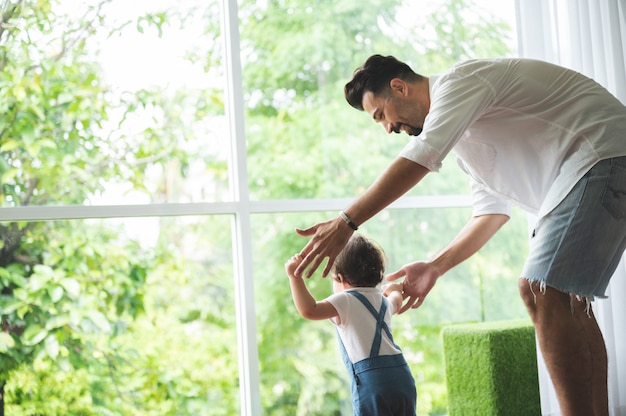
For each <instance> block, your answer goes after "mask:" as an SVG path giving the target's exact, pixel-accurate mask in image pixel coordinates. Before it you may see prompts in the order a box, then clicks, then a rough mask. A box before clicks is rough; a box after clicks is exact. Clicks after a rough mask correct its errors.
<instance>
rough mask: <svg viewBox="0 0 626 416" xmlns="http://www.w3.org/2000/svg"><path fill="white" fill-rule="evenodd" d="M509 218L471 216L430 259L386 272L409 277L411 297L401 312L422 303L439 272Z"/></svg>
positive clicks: (461, 258)
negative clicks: (452, 238)
mask: <svg viewBox="0 0 626 416" xmlns="http://www.w3.org/2000/svg"><path fill="white" fill-rule="evenodd" d="M508 220H509V217H508V216H507V215H504V214H487V215H481V216H478V217H472V219H470V220H469V222H468V223H467V224H466V225H465V227H463V229H462V230H461V231H460V232H459V233H458V234H457V236H456V237H455V238H454V240H452V241H451V242H450V243H449V244H448V245H447V246H446V247H445V248H444V249H443V250H441V251H440V252H439V253H437V254H436V255H435V256H434V257H433V258H432V259H431V260H430V261H427V262H415V263H410V264H407V265H405V266H402V268H401V269H400V270H398V271H397V272H395V273H391V274H389V275H387V276H386V279H387V280H391V281H393V280H396V279H399V278H401V277H403V276H404V277H406V278H405V279H404V285H403V287H404V297H405V298H407V297H408V298H409V300H408V301H407V302H406V303H405V304H404V306H403V307H402V309H400V311H399V312H398V313H403V312H405V311H406V310H407V309H409V308H418V307H419V306H421V305H422V302H424V298H425V297H426V295H427V294H428V292H430V289H432V287H433V286H434V285H435V283H436V281H437V279H438V278H439V277H440V276H442V275H443V274H444V273H446V272H447V271H448V270H450V269H452V268H453V267H454V266H456V265H458V264H459V263H461V262H463V261H464V260H466V259H467V258H469V257H470V256H472V255H473V254H474V253H476V252H477V251H478V250H480V248H481V247H482V246H484V245H485V243H487V241H489V239H490V238H491V237H493V235H494V234H495V233H496V232H497V231H498V230H499V229H500V227H502V226H503V225H504V224H505V223H506V222H507V221H508Z"/></svg>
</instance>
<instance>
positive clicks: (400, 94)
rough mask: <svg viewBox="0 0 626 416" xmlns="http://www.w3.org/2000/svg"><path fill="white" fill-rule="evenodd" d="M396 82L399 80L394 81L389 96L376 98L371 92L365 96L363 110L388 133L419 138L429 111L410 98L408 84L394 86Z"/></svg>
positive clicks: (380, 95) (383, 95)
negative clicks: (404, 134)
mask: <svg viewBox="0 0 626 416" xmlns="http://www.w3.org/2000/svg"><path fill="white" fill-rule="evenodd" d="M394 81H399V80H395V79H394V80H392V82H391V90H390V91H389V90H388V93H387V94H383V93H381V94H379V95H377V96H375V95H374V94H373V93H371V92H369V91H368V92H366V93H365V94H363V110H365V112H366V113H368V114H369V115H370V116H371V117H372V118H373V119H374V121H376V122H377V123H381V124H382V125H383V127H384V128H385V130H386V131H387V133H392V132H394V133H400V132H401V131H404V132H405V133H406V134H408V135H409V136H417V135H419V134H420V133H421V132H422V127H423V126H424V119H425V118H426V113H427V111H425V109H424V108H422V106H421V105H420V102H419V101H418V100H413V99H410V98H409V97H408V85H407V84H406V83H403V82H401V83H395V84H394Z"/></svg>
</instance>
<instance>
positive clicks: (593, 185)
mask: <svg viewBox="0 0 626 416" xmlns="http://www.w3.org/2000/svg"><path fill="white" fill-rule="evenodd" d="M625 248H626V157H617V158H612V159H605V160H602V161H600V162H598V163H597V164H596V165H595V166H594V167H593V168H591V169H590V170H589V172H587V173H586V174H585V176H583V177H582V178H581V179H580V181H578V183H577V184H576V185H575V186H574V188H573V189H572V190H571V192H570V193H569V194H568V195H567V196H566V197H565V199H564V200H563V201H561V203H560V204H559V205H558V206H557V207H556V208H555V209H554V210H553V211H551V212H550V213H549V214H548V215H546V216H545V217H544V218H542V219H541V220H540V222H539V223H538V225H537V227H536V228H535V229H534V230H532V233H531V236H530V251H529V255H528V259H527V260H526V264H525V265H524V269H523V271H522V277H523V278H526V279H528V280H529V281H531V282H535V281H536V282H540V287H541V288H545V287H546V286H549V287H552V288H554V289H557V290H559V291H561V292H565V293H570V294H574V295H577V296H579V297H583V298H587V299H588V300H590V301H591V300H594V298H595V297H598V298H606V294H605V291H606V288H607V286H608V284H609V280H610V279H611V276H612V275H613V273H614V272H615V269H616V268H617V265H618V263H619V261H620V259H621V257H622V254H623V253H624V249H625Z"/></svg>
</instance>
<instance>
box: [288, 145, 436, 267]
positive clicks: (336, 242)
mask: <svg viewBox="0 0 626 416" xmlns="http://www.w3.org/2000/svg"><path fill="white" fill-rule="evenodd" d="M428 172H429V170H428V169H426V168H425V167H423V166H422V165H419V164H417V163H415V162H413V161H411V160H408V159H405V158H402V157H398V158H397V159H395V160H394V161H393V162H392V163H391V165H389V166H388V167H387V169H385V171H384V172H383V173H382V174H381V175H380V176H379V177H378V179H377V180H376V181H375V182H374V183H373V184H372V185H371V186H370V187H369V188H368V189H367V190H366V191H365V192H364V193H363V194H362V195H361V196H360V197H358V198H357V199H356V200H355V201H354V202H353V203H352V205H350V206H349V207H348V208H346V209H345V211H344V212H345V213H346V215H347V216H348V218H350V220H352V222H353V223H354V224H356V225H357V226H360V225H361V224H363V223H364V222H365V221H367V220H369V219H370V218H372V217H373V216H374V215H376V214H377V213H379V212H380V211H382V210H383V209H384V208H385V207H387V206H388V205H389V204H391V203H392V202H393V201H395V200H396V199H398V198H400V197H401V196H402V195H404V194H405V193H406V192H407V191H408V190H409V189H411V188H412V187H413V186H415V185H416V184H417V183H418V182H419V181H421V180H422V178H424V176H426V174H427V173H428ZM296 232H297V233H298V234H300V235H301V236H304V237H309V236H312V238H311V240H310V241H309V242H308V244H307V245H306V246H305V247H304V248H303V249H302V251H300V254H301V255H302V256H304V260H303V261H302V263H301V264H300V265H299V266H298V268H297V270H296V272H295V274H296V276H302V275H303V273H304V271H305V270H306V269H307V267H308V270H307V271H306V277H311V275H312V274H313V273H314V272H315V270H317V268H318V267H319V265H320V264H321V263H322V261H324V259H325V258H328V262H327V263H326V267H325V268H324V271H323V273H322V276H324V277H326V276H327V275H328V273H329V272H330V269H331V268H332V265H333V263H334V262H335V258H336V257H337V255H339V253H340V252H341V250H342V249H343V247H344V246H345V245H346V243H347V242H348V240H349V239H350V236H351V235H352V233H353V232H354V230H353V229H352V228H351V227H350V226H349V225H348V224H347V223H346V222H345V221H344V220H343V219H342V218H341V217H337V218H335V219H332V220H330V221H326V222H321V223H318V224H315V225H314V226H312V227H310V228H307V229H304V230H302V229H296Z"/></svg>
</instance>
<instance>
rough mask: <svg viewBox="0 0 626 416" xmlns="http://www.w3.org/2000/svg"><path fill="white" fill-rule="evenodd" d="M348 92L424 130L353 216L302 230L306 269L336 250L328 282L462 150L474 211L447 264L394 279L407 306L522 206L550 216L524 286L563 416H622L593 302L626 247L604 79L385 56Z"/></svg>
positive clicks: (357, 101) (618, 138) (396, 127)
mask: <svg viewBox="0 0 626 416" xmlns="http://www.w3.org/2000/svg"><path fill="white" fill-rule="evenodd" d="M345 96H346V99H347V101H348V102H349V103H350V105H352V106H353V107H355V108H357V109H359V110H362V111H365V112H366V113H367V114H368V115H369V116H370V117H372V118H373V119H374V121H376V122H378V123H380V124H382V126H383V127H384V128H385V130H386V131H387V132H388V133H391V132H395V133H399V132H401V131H403V132H405V133H407V134H408V135H410V136H414V137H412V138H411V140H410V142H409V143H408V144H407V145H406V146H405V148H404V149H403V150H402V151H401V153H400V155H399V157H398V158H396V159H395V160H394V161H393V162H392V163H391V164H390V165H389V166H388V167H387V169H386V170H385V171H384V172H383V173H382V174H381V175H380V177H379V178H378V179H377V180H376V181H375V182H374V183H373V184H372V185H371V186H370V187H369V188H368V189H367V190H366V191H365V192H364V193H363V194H362V195H361V196H360V197H359V198H357V199H356V200H355V201H354V202H353V203H352V204H351V205H350V206H349V207H347V208H346V209H345V210H344V211H342V212H341V214H340V216H338V217H337V218H335V219H333V220H329V221H326V222H321V223H318V224H315V225H314V226H312V227H310V228H308V229H302V230H296V231H297V232H298V234H300V235H302V236H312V238H311V240H310V241H309V242H308V244H307V245H306V246H305V247H304V248H303V249H302V251H301V253H300V254H301V255H302V256H303V257H304V261H303V262H302V263H301V265H300V266H299V267H298V268H297V270H296V275H303V274H304V273H305V272H306V274H305V275H306V276H307V277H310V276H311V274H312V273H313V272H314V271H315V270H316V269H317V268H318V267H319V266H320V264H321V263H322V262H323V260H324V259H325V258H328V263H327V264H326V266H325V268H324V271H323V275H324V276H326V275H327V274H328V271H329V270H330V268H331V267H332V264H333V262H334V260H335V258H336V257H337V255H338V254H339V252H340V251H341V249H342V248H343V246H344V245H345V243H346V242H347V241H348V239H349V238H350V236H351V235H352V233H353V232H354V231H355V230H356V229H357V228H358V226H359V225H361V224H363V223H364V222H365V221H367V220H368V219H370V218H371V217H373V216H374V215H375V214H377V213H378V212H380V211H381V210H382V209H384V208H385V207H387V206H388V205H389V204H390V203H391V202H393V201H395V200H396V199H397V198H399V197H400V196H402V195H403V194H404V193H406V192H407V191H408V190H409V189H411V188H412V187H413V186H415V185H416V184H417V183H418V182H419V181H420V180H421V179H422V178H424V176H425V175H426V174H427V173H429V172H431V171H437V170H438V169H439V168H440V167H441V162H442V160H443V159H444V158H445V156H446V155H447V154H448V153H449V152H450V151H451V150H453V151H454V153H455V154H456V156H457V161H458V163H459V165H460V167H461V168H462V169H463V170H464V171H465V172H466V173H467V174H468V176H469V178H470V185H471V191H472V196H473V206H474V211H473V214H472V218H471V219H470V220H469V222H468V223H467V224H466V226H465V227H464V228H463V229H462V230H461V231H460V233H459V234H458V235H457V237H456V238H455V239H454V240H453V241H452V242H450V243H449V244H448V245H447V246H446V247H445V248H444V249H443V250H441V251H440V252H439V253H438V254H437V255H436V256H435V257H434V258H432V259H430V260H428V261H418V262H414V263H410V264H407V265H405V266H403V267H402V268H401V269H400V270H398V271H397V272H395V273H392V274H390V275H389V276H387V279H388V280H396V279H399V278H402V277H404V282H403V289H404V293H403V296H404V298H405V300H406V303H405V304H404V306H403V308H402V309H401V311H400V312H404V311H406V310H408V309H409V308H417V307H419V306H420V305H421V304H422V302H423V301H424V298H425V296H426V295H427V294H428V292H429V291H430V290H431V288H432V287H433V286H434V284H435V283H436V281H437V279H438V278H439V277H440V276H442V275H443V274H444V273H446V272H447V271H448V270H450V269H451V268H453V267H454V266H456V265H457V264H459V263H461V262H462V261H464V260H466V259H467V258H468V257H470V256H471V255H473V254H474V253H476V252H477V251H478V250H479V249H480V248H481V247H482V246H483V245H484V244H485V243H486V242H487V241H488V240H489V239H490V238H491V237H492V236H493V235H494V234H495V233H496V232H497V231H498V229H499V228H500V227H501V226H502V225H503V224H504V223H505V222H506V221H507V220H508V218H509V215H510V208H511V204H516V205H518V206H520V207H522V208H523V209H525V210H526V211H528V212H530V213H532V214H533V215H534V216H535V217H536V218H537V221H536V223H535V224H534V229H533V230H532V232H531V235H530V251H529V257H528V259H527V261H526V264H525V266H524V269H523V270H522V273H521V277H520V279H519V290H520V295H521V297H522V299H523V301H524V303H525V305H526V307H527V309H528V311H529V314H530V317H531V319H532V321H533V324H534V326H535V329H536V334H537V339H538V341H539V345H540V348H541V351H542V354H543V357H544V360H545V362H546V366H547V368H548V371H549V374H550V377H551V379H552V381H553V384H554V386H555V390H556V393H557V396H558V400H559V405H560V407H561V411H562V414H563V416H572V415H581V416H589V415H595V416H604V415H608V394H607V356H606V349H605V345H604V340H603V338H602V334H601V332H600V330H599V328H598V325H597V322H596V319H595V317H594V315H593V311H592V310H591V307H590V303H589V302H590V301H591V300H593V299H594V298H595V297H601V298H602V297H606V296H605V289H606V287H607V285H608V282H609V279H610V277H611V275H612V274H613V272H614V270H615V268H616V267H617V263H618V262H619V260H620V258H621V255H622V253H623V252H624V249H625V246H626V157H624V156H625V155H626V108H625V107H624V106H623V105H622V104H621V103H620V102H619V101H618V100H617V99H616V98H615V97H613V96H612V95H611V94H610V93H608V92H607V91H606V90H605V89H604V88H602V87H601V86H600V85H598V84H597V83H595V82H594V81H593V80H591V79H589V78H587V77H585V76H583V75H581V74H579V73H576V72H574V71H571V70H567V69H565V68H561V67H558V66H556V65H552V64H548V63H545V62H540V61H535V60H528V59H492V60H471V61H467V62H462V63H459V64H457V65H455V66H453V67H452V68H451V69H450V70H448V71H447V72H445V73H444V74H442V75H440V76H432V77H430V78H428V77H424V76H421V75H418V74H416V73H415V72H414V71H413V70H412V69H411V68H410V67H409V66H408V65H406V64H404V63H403V62H400V61H398V60H397V59H395V58H394V57H391V56H387V57H383V56H380V55H374V56H372V57H370V58H369V59H368V60H367V61H366V62H365V64H364V65H363V66H362V67H360V68H358V69H357V70H356V71H355V73H354V75H353V79H352V80H351V81H350V82H349V83H348V84H346V87H345Z"/></svg>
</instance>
